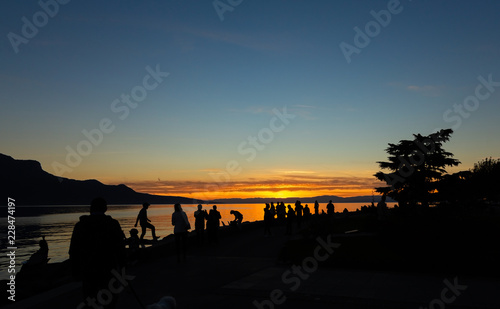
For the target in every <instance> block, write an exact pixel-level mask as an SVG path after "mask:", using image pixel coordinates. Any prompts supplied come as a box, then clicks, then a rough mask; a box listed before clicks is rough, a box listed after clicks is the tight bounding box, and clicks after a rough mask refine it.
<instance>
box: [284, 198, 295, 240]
mask: <svg viewBox="0 0 500 309" xmlns="http://www.w3.org/2000/svg"><path fill="white" fill-rule="evenodd" d="M294 220H295V210H293V208H292V206H291V205H288V213H287V214H286V233H285V235H292V230H293V221H294Z"/></svg>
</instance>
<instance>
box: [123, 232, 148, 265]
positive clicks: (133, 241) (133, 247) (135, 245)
mask: <svg viewBox="0 0 500 309" xmlns="http://www.w3.org/2000/svg"><path fill="white" fill-rule="evenodd" d="M129 233H130V237H129V238H127V240H126V243H127V245H128V252H127V257H128V261H129V262H132V263H135V262H137V260H138V259H139V250H140V246H141V240H140V239H139V231H138V230H137V229H131V230H130V231H129ZM143 246H144V245H143Z"/></svg>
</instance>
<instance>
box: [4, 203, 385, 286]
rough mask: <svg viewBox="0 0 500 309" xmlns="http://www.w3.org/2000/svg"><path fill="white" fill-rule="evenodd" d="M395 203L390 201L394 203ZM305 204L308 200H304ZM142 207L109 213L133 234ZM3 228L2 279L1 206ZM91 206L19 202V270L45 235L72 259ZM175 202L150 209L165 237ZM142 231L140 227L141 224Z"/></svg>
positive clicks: (251, 209)
mask: <svg viewBox="0 0 500 309" xmlns="http://www.w3.org/2000/svg"><path fill="white" fill-rule="evenodd" d="M367 204H369V203H337V204H335V211H337V212H340V211H342V210H344V208H347V209H348V210H349V211H355V210H356V209H357V208H360V207H361V206H363V205H367ZM392 204H393V203H389V206H392ZM304 205H305V204H304ZM313 206H314V204H309V207H310V208H311V211H312V212H314V207H313ZM264 207H265V205H264V204H218V205H217V209H218V210H219V211H220V213H221V215H222V221H224V222H226V223H227V222H228V221H231V220H233V219H234V216H233V215H231V214H230V213H229V212H230V211H231V210H233V209H234V210H238V211H240V212H241V213H242V214H243V221H250V222H252V221H258V220H263V217H264V211H263V209H264ZM182 208H183V209H184V211H185V212H186V214H187V216H188V218H189V221H190V222H191V226H193V227H194V211H195V210H196V209H197V205H187V204H185V205H183V206H182ZM211 208H212V205H203V209H206V210H207V211H209V210H210V209H211ZM140 209H141V206H140V205H111V206H108V211H107V212H106V214H108V215H110V216H112V217H113V218H115V219H117V220H118V221H119V222H120V225H121V227H122V229H123V231H124V232H125V235H126V236H127V237H128V236H130V234H129V231H130V229H132V228H133V227H134V223H135V220H136V218H137V214H138V213H139V210H140ZM0 210H1V217H0V221H1V222H0V231H1V238H0V239H1V240H0V241H1V249H2V251H3V253H2V254H1V255H0V279H6V278H7V271H6V266H7V265H8V264H7V263H8V262H9V261H8V258H7V256H6V254H7V252H6V250H5V248H6V247H7V243H6V241H7V233H6V231H7V218H6V217H5V216H6V214H7V208H6V207H0ZM321 210H325V212H326V203H320V213H321ZM88 211H89V207H88V206H24V207H23V206H18V207H16V213H15V218H16V246H17V248H18V249H17V251H16V265H17V267H18V270H19V268H20V266H21V263H22V262H24V261H27V260H28V259H29V257H30V256H31V254H33V253H34V252H36V251H37V250H38V241H39V240H41V238H42V236H45V239H46V240H47V242H48V245H49V258H50V263H56V262H62V261H64V260H66V259H68V248H69V243H70V239H71V234H72V232H73V227H74V226H75V223H76V222H78V221H79V218H80V216H82V215H86V214H88ZM173 211H174V210H173V205H171V204H169V205H151V206H150V207H149V209H148V217H149V218H150V219H151V223H152V224H153V225H154V226H155V227H156V234H157V235H158V236H160V237H161V238H163V237H165V236H167V235H169V234H171V233H172V232H173V226H172V223H171V220H172V213H173ZM139 232H140V227H139ZM145 238H146V239H151V238H152V236H151V231H150V230H148V232H147V233H146V236H145Z"/></svg>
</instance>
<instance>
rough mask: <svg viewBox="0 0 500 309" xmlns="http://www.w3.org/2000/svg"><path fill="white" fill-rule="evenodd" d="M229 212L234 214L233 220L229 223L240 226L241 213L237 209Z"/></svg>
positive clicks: (241, 220)
mask: <svg viewBox="0 0 500 309" xmlns="http://www.w3.org/2000/svg"><path fill="white" fill-rule="evenodd" d="M229 213H230V214H232V215H234V220H233V221H231V225H233V226H236V227H238V228H241V222H243V215H242V214H241V212H239V211H237V210H231V211H230V212H229Z"/></svg>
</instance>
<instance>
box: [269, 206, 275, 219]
mask: <svg viewBox="0 0 500 309" xmlns="http://www.w3.org/2000/svg"><path fill="white" fill-rule="evenodd" d="M269 210H270V211H271V221H272V222H274V219H275V217H276V207H274V203H273V202H271V208H270V209H269Z"/></svg>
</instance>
